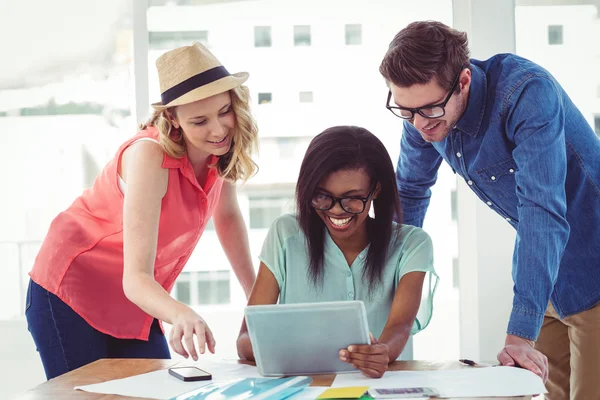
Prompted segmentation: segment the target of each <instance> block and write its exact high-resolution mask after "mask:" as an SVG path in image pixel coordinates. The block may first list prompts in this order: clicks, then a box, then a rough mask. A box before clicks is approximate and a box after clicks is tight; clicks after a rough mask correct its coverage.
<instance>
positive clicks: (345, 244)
mask: <svg viewBox="0 0 600 400" xmlns="http://www.w3.org/2000/svg"><path fill="white" fill-rule="evenodd" d="M296 202H297V209H298V213H297V215H292V214H288V215H283V216H281V217H280V218H278V219H277V220H276V221H275V222H274V223H273V226H272V227H271V229H270V230H269V233H268V234H267V238H266V239H265V243H264V245H263V249H262V252H261V254H260V257H259V258H260V261H261V264H260V269H259V272H258V277H257V280H256V284H255V285H254V288H253V290H252V294H251V295H250V300H249V304H250V305H257V304H274V303H277V302H279V303H280V304H284V303H307V302H308V303H311V302H325V301H340V300H361V301H363V302H364V304H365V308H366V310H367V319H368V321H369V329H370V331H371V333H372V335H373V338H372V344H370V345H356V346H352V347H356V348H355V349H353V351H349V350H348V349H341V350H340V349H331V350H332V351H336V352H337V351H339V357H340V360H342V361H344V362H347V363H350V364H353V365H354V366H355V368H357V369H359V370H360V371H362V372H363V373H364V374H365V375H367V376H370V377H380V376H381V375H383V373H384V372H385V370H386V369H387V365H388V363H389V362H391V361H394V360H395V359H396V358H397V357H398V355H399V354H400V353H401V352H402V350H403V349H404V346H405V344H406V341H407V339H408V337H409V336H410V335H411V334H415V333H417V332H419V331H421V330H422V329H424V328H425V327H426V326H427V324H428V323H429V320H430V318H431V312H432V303H431V300H432V298H433V292H434V290H435V285H436V283H437V276H436V275H435V272H434V270H433V249H432V245H431V239H430V238H429V236H428V235H427V233H425V231H423V230H422V229H420V228H416V227H414V226H409V225H401V224H399V223H396V222H394V218H396V219H398V220H400V216H401V211H400V200H399V197H398V191H397V187H396V176H395V173H394V166H393V165H392V161H391V159H390V156H389V155H388V152H387V150H386V149H385V147H384V146H383V144H382V143H381V141H380V140H379V139H377V137H375V136H374V135H373V134H372V133H370V132H369V131H367V130H366V129H363V128H359V127H355V126H337V127H333V128H330V129H327V130H325V131H324V132H322V133H321V134H319V135H317V136H316V137H315V138H314V139H313V140H312V142H311V143H310V145H309V147H308V150H307V151H306V155H305V156H304V160H303V161H302V166H301V167H300V174H299V176H298V184H297V186H296ZM371 215H372V216H371ZM316 345H317V344H315V346H316ZM310 350H311V349H307V351H310ZM313 350H314V349H313ZM238 353H239V355H240V357H242V358H245V359H249V360H253V359H254V354H253V351H252V344H251V343H250V339H249V337H248V334H247V329H246V326H245V325H242V330H241V332H240V336H239V338H238Z"/></svg>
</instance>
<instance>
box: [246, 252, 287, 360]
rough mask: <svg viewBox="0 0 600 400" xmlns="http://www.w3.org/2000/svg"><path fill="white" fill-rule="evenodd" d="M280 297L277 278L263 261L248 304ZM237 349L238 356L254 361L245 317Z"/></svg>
mask: <svg viewBox="0 0 600 400" xmlns="http://www.w3.org/2000/svg"><path fill="white" fill-rule="evenodd" d="M278 297H279V285H278V284H277V280H276V279H275V276H274V275H273V273H272V272H271V271H270V270H269V268H267V266H266V265H265V264H263V263H262V262H261V263H260V268H259V270H258V277H257V278H256V283H255V284H254V287H253V288H252V293H251V294H250V299H249V300H248V305H249V306H253V305H257V304H275V303H276V302H277V298H278ZM237 350H238V356H239V357H240V358H241V359H245V360H250V361H254V352H253V351H252V344H251V343H250V336H248V327H247V326H246V320H245V319H244V320H243V321H242V328H241V329H240V334H239V336H238V339H237Z"/></svg>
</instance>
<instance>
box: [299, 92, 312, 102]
mask: <svg viewBox="0 0 600 400" xmlns="http://www.w3.org/2000/svg"><path fill="white" fill-rule="evenodd" d="M299 99H300V103H312V102H313V92H300V94H299Z"/></svg>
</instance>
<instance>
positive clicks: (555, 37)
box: [548, 25, 563, 44]
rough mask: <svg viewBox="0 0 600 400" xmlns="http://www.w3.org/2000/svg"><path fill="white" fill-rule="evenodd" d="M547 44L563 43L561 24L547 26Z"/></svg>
mask: <svg viewBox="0 0 600 400" xmlns="http://www.w3.org/2000/svg"><path fill="white" fill-rule="evenodd" d="M548 44H563V26H562V25H550V26H548Z"/></svg>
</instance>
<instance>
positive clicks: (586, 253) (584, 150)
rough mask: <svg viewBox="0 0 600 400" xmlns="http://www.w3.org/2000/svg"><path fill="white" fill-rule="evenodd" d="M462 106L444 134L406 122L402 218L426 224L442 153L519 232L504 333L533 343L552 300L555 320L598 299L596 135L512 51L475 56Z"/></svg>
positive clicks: (599, 154)
mask: <svg viewBox="0 0 600 400" xmlns="http://www.w3.org/2000/svg"><path fill="white" fill-rule="evenodd" d="M471 71H472V83H471V87H470V93H469V98H468V103H467V108H466V110H465V113H464V114H463V116H462V117H461V118H460V120H459V122H458V123H457V125H456V126H455V127H454V129H453V130H452V131H451V133H450V134H449V135H448V137H447V138H446V139H444V140H443V141H441V142H438V143H432V144H430V143H427V142H425V141H424V140H423V139H422V138H421V136H420V134H419V133H418V131H417V130H416V129H415V128H414V127H413V126H412V125H411V124H410V123H409V122H408V121H405V122H404V134H403V135H402V139H401V149H400V158H399V160H398V168H397V182H398V190H399V193H400V198H401V201H402V206H403V209H404V223H406V224H412V225H416V226H419V227H420V226H422V224H423V219H424V217H425V212H426V210H427V206H428V205H429V198H430V196H431V191H430V189H429V188H430V187H431V186H432V185H433V184H434V183H435V181H436V177H437V170H438V168H439V166H440V163H441V162H442V160H445V161H446V162H447V163H448V164H450V166H451V167H452V168H453V170H454V171H455V173H457V174H459V175H460V176H461V177H462V178H463V179H465V181H466V182H467V184H468V185H469V187H470V188H471V189H472V190H473V192H474V193H475V194H476V195H477V196H478V197H479V198H480V199H481V200H482V201H484V202H485V203H487V204H488V205H489V206H490V207H491V208H492V209H493V210H494V211H496V212H497V213H498V214H499V215H500V216H501V217H503V218H504V219H506V221H508V223H510V224H511V225H512V226H513V227H514V228H515V229H516V230H517V239H516V243H515V247H514V254H513V269H512V275H513V280H514V283H515V285H514V300H513V308H512V312H511V316H510V320H509V323H508V330H507V332H508V333H509V334H513V335H517V336H520V337H524V338H527V339H531V340H536V339H537V336H538V334H539V332H540V329H541V326H542V321H543V317H544V312H545V311H546V308H547V306H548V300H551V301H552V304H553V306H554V308H555V309H556V311H557V312H558V314H559V315H560V317H561V318H563V317H565V316H568V315H571V314H575V313H579V312H581V311H584V310H586V309H588V308H591V307H593V306H594V305H595V304H597V303H598V302H599V301H600V139H599V138H598V137H597V136H596V135H595V134H594V131H593V130H592V128H591V127H590V125H589V124H588V122H587V121H586V120H585V118H584V117H583V115H582V114H581V112H580V111H579V110H578V109H577V107H575V105H574V104H573V102H572V101H571V99H569V97H568V96H567V94H566V93H565V91H564V90H563V88H562V87H561V86H560V85H559V84H558V82H556V80H555V79H554V78H553V77H552V75H550V73H548V72H547V71H546V70H544V69H543V68H542V67H540V66H539V65H536V64H534V63H533V62H531V61H528V60H526V59H524V58H521V57H518V56H515V55H512V54H500V55H496V56H494V57H492V58H490V59H489V60H486V61H478V60H471Z"/></svg>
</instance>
